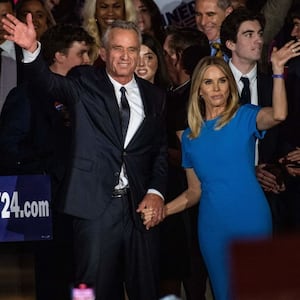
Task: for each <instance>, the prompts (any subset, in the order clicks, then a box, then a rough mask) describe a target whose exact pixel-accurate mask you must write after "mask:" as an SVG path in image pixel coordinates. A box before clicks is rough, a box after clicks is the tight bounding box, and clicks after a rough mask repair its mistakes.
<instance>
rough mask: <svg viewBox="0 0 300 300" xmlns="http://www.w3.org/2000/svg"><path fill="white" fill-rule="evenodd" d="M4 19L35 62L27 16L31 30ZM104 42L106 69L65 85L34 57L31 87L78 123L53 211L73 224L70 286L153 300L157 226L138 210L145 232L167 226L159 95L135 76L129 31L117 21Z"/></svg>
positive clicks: (79, 73)
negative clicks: (162, 224) (61, 106)
mask: <svg viewBox="0 0 300 300" xmlns="http://www.w3.org/2000/svg"><path fill="white" fill-rule="evenodd" d="M7 18H8V19H6V20H3V22H4V23H5V24H6V25H5V30H6V31H7V32H8V33H9V35H6V38H8V39H10V40H13V41H15V42H17V43H19V45H20V46H22V47H23V48H25V49H27V51H28V52H31V55H35V54H37V53H36V52H38V43H37V41H36V38H35V36H36V35H35V31H34V26H33V24H32V18H31V15H30V14H28V16H27V24H28V25H25V24H24V23H21V22H20V21H19V20H17V19H16V18H15V17H13V16H12V15H9V16H7ZM102 43H103V44H102V45H103V47H102V48H101V50H100V54H101V58H102V59H103V61H105V63H106V68H105V69H96V68H94V67H91V66H90V67H88V66H86V67H78V68H76V69H75V70H74V72H71V74H70V75H69V76H67V77H66V78H65V77H64V78H61V77H57V76H56V75H53V74H51V73H50V72H49V70H48V69H47V68H46V66H45V64H44V63H43V61H42V60H41V59H40V58H39V57H38V58H37V59H36V60H35V61H34V62H33V63H32V64H29V66H28V68H29V69H30V70H31V71H32V72H33V74H35V78H38V81H37V83H36V84H39V85H40V86H42V87H43V88H44V89H45V90H46V91H48V92H49V93H51V94H52V95H53V96H54V97H55V98H56V99H59V100H60V99H62V100H64V101H65V102H66V104H67V105H68V107H69V108H70V110H71V114H72V118H73V120H74V129H73V133H74V135H73V148H72V158H71V161H70V167H69V169H68V171H67V173H68V176H67V179H66V183H65V195H66V196H65V198H64V199H62V201H61V203H60V205H59V208H60V210H62V211H63V212H64V213H67V214H70V215H72V216H74V219H75V221H74V244H75V245H74V247H75V259H76V274H75V275H76V282H77V283H79V282H85V283H87V284H90V285H93V286H95V289H96V299H123V296H124V295H123V293H124V292H123V284H124V283H125V287H126V290H127V293H128V296H129V299H130V300H141V299H143V300H153V299H157V298H158V277H159V274H158V266H159V261H158V249H159V248H158V238H159V236H158V228H153V229H151V230H147V229H146V228H145V227H144V225H143V223H142V220H141V218H140V215H139V212H141V211H142V210H143V209H144V208H150V209H153V211H154V216H153V219H152V222H151V224H150V225H149V226H151V227H152V226H154V225H155V224H158V223H159V222H160V221H161V220H162V218H163V203H164V202H163V197H164V196H163V195H164V194H165V185H166V175H167V160H166V153H167V146H166V138H165V130H164V107H165V95H164V93H163V92H162V91H161V90H160V89H159V88H156V87H155V86H153V85H152V84H150V83H149V82H147V81H145V80H142V79H140V78H138V77H135V76H134V70H135V68H136V64H137V61H138V55H139V49H140V43H141V36H140V32H139V30H138V28H137V27H136V25H135V24H133V23H130V22H126V21H115V22H114V23H113V24H111V26H110V28H109V29H108V31H107V32H106V33H105V34H104V37H103V41H102ZM24 54H25V53H24ZM27 54H28V53H27ZM26 60H27V56H25V61H26ZM123 87H124V88H125V89H126V90H125V91H124V89H123ZM125 98H126V99H125ZM126 100H127V101H126ZM126 102H127V103H126ZM128 102H129V104H128ZM125 123H127V124H126V126H125ZM128 123H129V124H128ZM127 126H128V129H127V128H125V127H127ZM126 130H127V133H126Z"/></svg>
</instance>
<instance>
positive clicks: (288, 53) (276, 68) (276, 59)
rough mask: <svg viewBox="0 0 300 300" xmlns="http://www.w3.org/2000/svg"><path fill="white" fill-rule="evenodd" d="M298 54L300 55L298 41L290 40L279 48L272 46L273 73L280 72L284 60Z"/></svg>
mask: <svg viewBox="0 0 300 300" xmlns="http://www.w3.org/2000/svg"><path fill="white" fill-rule="evenodd" d="M299 55H300V42H295V41H290V42H288V43H286V44H285V45H284V46H283V47H282V48H280V49H277V48H276V47H274V48H273V51H272V54H271V62H272V69H273V73H274V74H282V73H283V71H284V65H285V64H286V62H287V61H288V60H290V59H291V58H294V57H297V56H299Z"/></svg>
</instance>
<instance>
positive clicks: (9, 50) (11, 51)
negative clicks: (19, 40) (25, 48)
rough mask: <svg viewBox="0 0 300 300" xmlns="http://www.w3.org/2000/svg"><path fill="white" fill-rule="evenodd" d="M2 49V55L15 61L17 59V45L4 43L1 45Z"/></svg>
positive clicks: (10, 42)
mask: <svg viewBox="0 0 300 300" xmlns="http://www.w3.org/2000/svg"><path fill="white" fill-rule="evenodd" d="M0 48H2V49H3V52H2V55H3V56H7V57H10V58H13V59H14V60H15V59H16V52H15V45H14V43H13V42H12V41H8V40H6V41H4V42H3V43H2V44H1V45H0Z"/></svg>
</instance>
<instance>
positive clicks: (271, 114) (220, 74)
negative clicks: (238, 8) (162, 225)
mask: <svg viewBox="0 0 300 300" xmlns="http://www.w3.org/2000/svg"><path fill="white" fill-rule="evenodd" d="M299 49H300V42H296V43H294V42H289V43H287V44H286V45H285V46H284V47H282V48H281V49H280V50H277V49H274V51H273V53H272V67H273V72H274V75H273V77H274V80H273V81H274V86H273V99H272V100H273V106H272V107H264V108H261V107H259V106H255V105H251V104H246V105H243V106H240V105H239V96H238V91H237V86H236V83H235V80H234V77H233V75H232V73H231V71H230V68H229V66H228V64H227V63H226V62H224V60H223V59H221V58H216V57H205V58H203V59H202V60H201V61H200V63H199V64H198V65H197V67H196V69H195V71H194V73H193V74H194V75H193V78H192V85H191V94H190V103H189V108H188V123H189V127H190V128H189V129H187V130H186V131H185V132H184V133H183V136H182V164H183V166H184V167H185V169H186V175H187V180H188V188H187V190H186V191H184V192H183V193H182V194H181V195H180V196H178V197H177V198H175V199H174V200H173V201H171V202H169V203H167V204H166V207H165V214H166V216H168V215H172V214H175V213H178V212H180V211H182V210H184V209H186V208H187V207H190V206H192V205H195V204H196V203H198V202H199V200H200V204H199V215H198V238H199V245H200V248H201V252H202V254H203V258H204V261H205V264H206V266H207V269H208V273H209V277H210V280H211V285H212V289H213V291H214V296H215V300H229V299H232V295H230V290H229V286H230V283H229V278H230V272H229V258H230V257H229V254H230V252H229V248H230V245H231V243H232V242H233V241H234V240H238V239H250V240H251V239H260V238H264V237H270V236H271V234H272V219H271V213H270V208H269V205H268V202H267V200H266V198H265V195H264V193H263V191H262V189H261V186H260V184H259V183H258V181H257V178H256V175H255V167H254V150H255V140H256V139H257V138H263V136H264V134H265V130H267V129H269V128H271V127H273V126H275V125H277V124H279V123H280V122H282V121H283V120H284V119H285V118H286V116H287V99H286V92H285V84H284V77H283V71H284V64H285V63H286V62H287V61H288V60H289V59H290V58H292V57H296V56H298V55H300V53H297V51H298V50H299ZM143 213H144V214H143V215H142V216H143V217H144V224H145V225H146V226H148V227H149V225H148V224H149V223H148V222H151V217H152V214H151V210H149V211H144V212H143Z"/></svg>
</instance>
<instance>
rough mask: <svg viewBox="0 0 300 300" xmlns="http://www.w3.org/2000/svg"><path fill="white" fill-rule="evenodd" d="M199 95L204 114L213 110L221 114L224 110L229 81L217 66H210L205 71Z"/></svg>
mask: <svg viewBox="0 0 300 300" xmlns="http://www.w3.org/2000/svg"><path fill="white" fill-rule="evenodd" d="M199 95H200V96H201V97H202V98H203V100H204V102H205V107H206V114H207V113H208V112H209V111H212V110H215V109H217V110H219V111H220V112H221V111H224V109H225V108H226V105H227V99H228V97H229V81H228V78H227V77H226V75H225V74H224V73H223V72H222V71H221V70H220V69H219V68H218V67H217V66H210V67H208V68H207V70H206V71H205V73H204V76H203V80H202V82H201V84H200V88H199Z"/></svg>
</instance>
